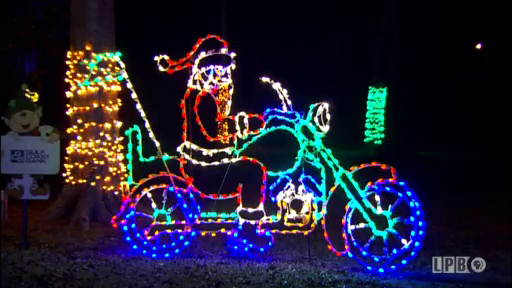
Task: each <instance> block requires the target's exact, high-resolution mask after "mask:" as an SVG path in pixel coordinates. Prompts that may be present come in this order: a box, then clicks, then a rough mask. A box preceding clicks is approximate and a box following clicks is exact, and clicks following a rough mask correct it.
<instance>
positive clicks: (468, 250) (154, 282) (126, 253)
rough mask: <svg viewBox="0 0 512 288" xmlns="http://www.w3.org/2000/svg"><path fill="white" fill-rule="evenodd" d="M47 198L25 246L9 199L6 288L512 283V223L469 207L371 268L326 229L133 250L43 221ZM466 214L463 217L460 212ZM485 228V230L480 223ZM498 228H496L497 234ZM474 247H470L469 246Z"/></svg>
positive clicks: (106, 234)
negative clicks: (251, 241) (333, 248)
mask: <svg viewBox="0 0 512 288" xmlns="http://www.w3.org/2000/svg"><path fill="white" fill-rule="evenodd" d="M48 205H49V202H42V201H41V202H38V201H34V202H30V203H29V225H28V231H29V232H28V233H29V242H30V248H29V249H28V250H22V249H21V248H20V243H21V223H22V221H21V219H22V205H21V202H19V201H11V203H10V207H9V219H8V220H7V221H6V222H3V223H2V227H1V230H2V231H1V235H2V241H1V260H2V267H1V268H2V269H1V284H2V287H259V288H263V287H427V286H428V287H510V285H511V280H510V271H511V270H510V268H511V267H510V263H511V257H510V244H509V243H510V226H509V224H508V223H500V221H496V219H498V218H496V217H498V216H496V215H491V214H489V215H488V217H478V218H477V219H478V220H471V221H467V219H466V218H464V219H466V220H461V217H462V216H460V215H463V213H459V212H454V211H452V214H453V215H451V214H447V212H446V211H445V213H443V212H442V211H440V212H439V215H444V216H443V217H442V218H441V217H439V218H436V217H437V216H435V215H432V217H430V223H429V224H430V225H429V228H428V231H427V239H426V242H425V243H426V244H425V246H424V250H423V251H422V252H421V254H420V256H419V258H418V259H416V260H415V261H414V262H413V263H412V265H411V267H410V268H409V269H408V270H406V271H403V272H402V273H400V274H397V275H374V274H369V273H367V272H366V271H365V270H363V269H362V267H361V266H360V265H359V264H358V263H357V262H356V261H355V260H352V259H348V258H345V257H342V258H338V257H335V256H333V255H332V254H331V253H330V252H329V251H328V250H327V248H326V244H325V240H324V239H323V237H322V234H321V233H322V231H320V230H317V231H316V233H314V234H313V235H312V236H311V238H310V241H311V246H310V247H311V257H312V258H311V259H310V258H308V255H307V238H305V237H303V236H302V237H301V236H290V235H283V236H278V237H277V238H276V245H275V247H274V249H273V250H271V252H269V253H268V254H267V255H265V256H262V257H260V258H255V259H238V258H234V257H231V256H229V255H227V254H226V252H225V251H224V239H223V238H222V237H215V238H199V239H198V241H197V243H195V245H193V247H192V248H191V250H190V251H188V252H187V253H185V255H182V256H180V257H179V258H175V259H169V260H155V259H149V258H147V257H142V256H138V255H134V254H133V253H132V252H131V249H130V248H129V247H128V245H127V244H126V243H125V242H124V241H123V239H122V233H121V231H119V230H116V229H113V228H111V227H109V226H104V225H100V224H93V225H92V226H91V229H90V231H80V230H77V229H72V228H70V227H69V225H68V224H67V223H66V221H65V220H62V221H46V222H45V221H42V220H41V216H42V213H43V211H44V209H45V208H46V207H47V206H48ZM457 215H459V216H457ZM477 228H478V229H477ZM493 235H494V236H493ZM469 254H470V255H469ZM452 255H453V256H480V257H483V258H484V259H485V260H486V261H487V269H486V271H484V272H482V273H479V274H476V273H471V274H432V273H431V263H432V260H431V259H432V258H431V257H432V256H452Z"/></svg>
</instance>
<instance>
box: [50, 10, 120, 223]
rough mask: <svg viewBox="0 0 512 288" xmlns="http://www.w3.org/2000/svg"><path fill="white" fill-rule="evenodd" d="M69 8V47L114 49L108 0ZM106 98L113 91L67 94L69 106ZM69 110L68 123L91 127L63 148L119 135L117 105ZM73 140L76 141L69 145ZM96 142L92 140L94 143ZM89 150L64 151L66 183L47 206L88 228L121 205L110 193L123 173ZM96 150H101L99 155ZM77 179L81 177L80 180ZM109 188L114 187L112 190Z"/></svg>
mask: <svg viewBox="0 0 512 288" xmlns="http://www.w3.org/2000/svg"><path fill="white" fill-rule="evenodd" d="M70 9H71V11H70V16H71V17H70V19H71V21H70V22H71V23H70V25H71V29H70V33H71V35H70V36H71V37H70V39H71V43H70V44H71V45H70V46H71V51H72V52H73V51H84V50H85V49H86V46H89V47H91V49H92V51H93V52H95V53H104V52H115V35H114V31H115V27H114V2H113V0H71V2H70ZM74 94H76V93H74ZM84 94H85V95H84ZM110 101H113V103H117V101H118V100H117V93H116V92H112V91H104V90H103V88H100V89H99V90H98V91H94V92H89V91H87V92H86V93H82V94H80V95H78V96H76V95H73V96H72V97H70V105H71V107H77V106H80V107H85V106H88V107H93V103H99V104H105V105H107V104H108V103H109V102H110ZM94 107H96V106H94ZM69 115H70V117H71V126H73V125H75V127H79V128H80V127H82V126H83V125H84V123H95V124H94V127H90V126H87V125H86V126H85V128H84V129H82V131H80V132H76V131H75V133H73V132H71V133H70V136H71V139H72V141H70V146H68V149H67V150H69V149H71V148H73V147H74V148H76V147H78V146H77V145H80V144H84V143H90V142H91V140H93V143H96V142H94V141H102V142H98V143H105V141H106V142H107V144H108V145H110V144H112V143H110V142H108V140H105V135H106V134H108V135H109V137H112V138H113V139H117V138H116V137H118V136H119V129H118V128H115V127H117V126H116V125H115V124H116V121H117V120H118V115H117V110H114V111H111V110H109V111H107V110H105V108H103V106H99V107H98V108H93V109H90V110H87V111H86V112H75V113H71V114H69ZM112 124H114V126H112ZM80 125H82V126H80ZM105 127H109V130H108V131H107V130H106V128H105ZM110 127H113V129H110ZM102 135H103V136H102ZM85 139H87V140H85ZM107 139H109V138H107ZM86 141H89V142H86ZM77 143H78V144H77ZM114 144H116V143H114ZM72 145H75V146H73V147H72ZM99 145H100V144H97V146H99ZM104 146H105V145H104ZM91 147H92V146H91ZM105 147H107V148H104V149H105V150H108V149H111V147H112V146H105ZM93 149H96V148H95V147H93V148H87V147H86V148H82V151H83V150H86V151H92V150H93ZM91 153H92V154H87V153H85V155H84V154H81V153H80V152H77V153H74V154H73V151H72V152H69V151H68V156H67V157H66V159H65V162H66V164H67V166H66V170H67V172H66V173H65V176H66V177H67V179H66V182H67V183H66V184H65V186H64V188H63V190H62V193H61V194H60V195H59V197H58V199H57V200H56V202H55V203H53V205H52V206H51V207H50V209H49V210H48V211H47V213H46V217H47V219H52V218H62V217H68V216H71V225H76V226H78V227H80V228H82V229H85V230H88V229H89V227H90V223H91V222H92V221H97V222H100V223H109V222H110V218H111V217H112V216H113V213H115V212H116V210H117V209H118V208H119V207H120V199H119V198H120V196H119V197H116V196H115V195H114V194H115V191H117V190H118V187H119V184H120V181H121V180H122V178H120V177H116V176H115V175H116V174H112V173H111V169H110V168H111V167H113V166H115V164H116V163H112V160H111V159H109V158H107V156H105V155H106V154H105V152H94V153H93V152H91ZM100 153H103V154H102V155H100ZM101 157H103V158H101ZM93 158H95V159H96V160H98V159H101V160H105V161H102V162H103V163H91V162H95V160H94V159H93ZM119 161H121V160H119ZM76 163H78V164H80V166H81V167H75V166H74V165H75V164H76ZM70 167H71V168H70ZM118 176H119V175H118ZM77 179H78V180H77ZM79 179H82V181H80V180H79ZM106 182H108V183H106ZM107 184H108V185H107ZM107 186H108V187H109V188H108V189H107V188H106V187H107ZM112 187H114V188H113V189H112Z"/></svg>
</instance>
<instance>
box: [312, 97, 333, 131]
mask: <svg viewBox="0 0 512 288" xmlns="http://www.w3.org/2000/svg"><path fill="white" fill-rule="evenodd" d="M314 119H315V125H316V127H317V128H318V129H319V130H320V131H322V132H323V133H327V131H329V123H330V122H331V114H330V113H329V104H328V103H325V102H322V103H319V104H318V106H317V110H316V114H315V118H314Z"/></svg>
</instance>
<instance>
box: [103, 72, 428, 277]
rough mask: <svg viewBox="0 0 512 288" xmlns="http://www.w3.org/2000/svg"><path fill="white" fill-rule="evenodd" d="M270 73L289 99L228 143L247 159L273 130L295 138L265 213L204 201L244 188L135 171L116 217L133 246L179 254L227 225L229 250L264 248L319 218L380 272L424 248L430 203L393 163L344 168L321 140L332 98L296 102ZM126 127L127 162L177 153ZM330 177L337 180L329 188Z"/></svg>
mask: <svg viewBox="0 0 512 288" xmlns="http://www.w3.org/2000/svg"><path fill="white" fill-rule="evenodd" d="M263 80H264V81H265V82H269V83H271V84H272V85H273V87H274V89H276V87H277V89H276V91H277V92H278V93H279V96H280V98H281V100H282V108H280V109H269V110H267V111H266V112H265V113H264V119H265V121H266V125H265V128H264V129H263V130H262V131H261V132H260V133H259V134H257V135H250V136H244V137H242V138H243V139H240V141H238V142H237V144H236V146H235V147H234V149H232V150H230V151H227V153H229V154H230V155H231V158H230V159H231V160H232V159H235V160H236V159H243V158H244V157H247V156H245V153H246V151H248V150H250V148H251V147H254V146H256V145H259V142H260V141H261V140H260V139H263V138H264V137H266V136H268V135H273V134H274V133H283V132H284V133H289V134H290V135H292V136H293V138H294V139H295V140H296V141H297V144H298V149H297V155H296V157H295V161H294V163H293V164H292V165H290V167H287V168H286V169H283V170H281V171H278V170H272V169H268V170H267V176H268V183H267V187H268V189H267V190H268V191H267V193H268V194H269V196H270V197H267V199H269V201H267V202H268V203H266V204H265V216H264V217H262V218H261V219H257V220H252V221H251V220H245V219H241V218H240V217H239V215H238V213H236V208H233V209H231V210H226V208H225V207H230V206H229V205H226V206H222V205H217V206H215V205H213V206H211V207H210V208H206V209H204V207H208V205H206V204H205V201H206V202H207V201H215V202H229V201H232V202H233V201H235V202H236V201H237V199H238V198H239V197H240V193H232V194H227V195H226V194H225V195H206V194H204V193H202V192H201V191H199V190H198V189H197V188H196V187H195V186H194V185H193V184H192V183H191V182H189V181H186V180H185V179H186V178H185V177H182V176H183V175H182V176H180V175H177V174H172V173H171V174H169V173H167V172H161V173H160V174H156V175H149V176H148V177H147V178H145V179H143V180H141V181H139V182H138V183H136V184H135V182H133V176H132V175H130V180H131V181H132V183H131V184H132V185H130V188H132V189H131V192H130V193H129V194H128V195H127V196H125V197H124V203H123V206H122V207H121V211H120V212H119V214H118V215H116V216H115V217H114V218H113V220H112V221H113V225H114V226H115V227H118V226H119V227H121V228H122V229H123V230H124V231H125V238H126V240H127V241H129V242H130V243H131V245H132V247H133V249H134V250H136V251H140V252H141V253H142V254H146V255H148V256H151V257H154V258H156V257H172V256H173V255H176V254H179V253H180V252H181V251H183V249H184V248H185V247H187V246H189V245H190V244H191V241H192V239H193V238H194V237H196V236H207V235H210V236H216V235H217V234H221V233H222V234H226V235H227V238H228V249H229V250H230V251H239V252H242V253H261V252H265V251H267V250H268V249H269V248H271V247H272V246H273V241H274V237H273V235H274V234H277V233H282V234H288V233H301V234H304V235H307V234H309V233H311V232H312V231H313V230H314V229H315V228H316V224H317V223H321V224H322V227H323V229H324V236H325V239H326V241H327V242H328V248H329V249H330V250H332V251H333V252H334V253H335V254H336V255H337V256H342V255H347V256H349V257H353V258H356V259H357V260H358V261H359V262H360V263H362V264H363V265H364V266H365V267H366V269H368V270H371V271H378V272H385V271H392V270H396V269H399V268H400V267H403V266H405V265H407V264H408V263H409V262H410V261H411V260H412V259H413V258H415V257H416V256H417V253H418V251H419V250H420V249H421V246H422V241H423V239H424V237H425V228H426V222H425V214H424V212H423V207H422V205H421V203H420V201H419V200H418V198H417V196H416V195H415V194H414V192H412V191H411V190H410V189H409V188H408V187H407V185H406V184H405V183H404V182H402V181H398V180H397V179H396V173H395V170H394V169H393V168H392V167H390V166H387V165H382V164H378V163H371V164H362V165H360V166H357V167H353V168H351V169H350V171H347V170H345V169H343V168H342V167H341V165H340V163H339V161H338V160H337V159H336V158H335V157H334V156H333V155H332V152H331V150H330V149H328V148H326V147H325V146H324V145H323V142H322V140H323V138H324V136H325V134H326V133H327V131H328V130H329V120H330V114H329V107H328V105H327V104H326V103H317V104H313V105H311V106H310V108H309V111H308V113H307V114H306V115H302V114H301V113H299V112H297V111H294V110H293V109H292V107H291V102H290V101H289V99H288V96H287V95H286V94H285V93H283V91H285V90H283V89H281V88H280V85H278V83H275V82H273V81H272V80H270V79H268V78H263ZM126 135H127V136H128V139H129V144H128V160H129V167H128V168H129V169H130V168H133V167H132V165H134V161H135V160H137V159H138V160H139V161H140V162H152V161H155V160H158V159H162V160H163V161H164V162H167V161H174V160H177V161H180V159H179V157H174V156H168V155H167V154H165V155H159V156H158V157H157V156H151V157H149V158H146V157H144V156H143V155H142V146H141V143H142V140H141V133H140V129H139V128H138V126H135V127H133V128H131V129H129V130H127V131H126ZM134 146H135V149H134ZM231 160H230V161H231ZM264 164H265V165H266V164H267V163H264ZM370 170H371V171H372V173H376V174H379V176H375V175H373V174H372V173H370V177H375V178H374V179H373V180H372V179H370V180H369V181H368V179H366V180H365V181H364V184H363V185H361V184H360V183H362V180H361V179H362V178H364V177H362V176H364V175H366V174H367V173H365V172H367V171H370ZM329 179H331V182H333V183H332V186H331V185H329V187H331V188H329V189H328V188H327V185H328V182H329ZM267 206H269V207H270V208H267ZM212 207H213V208H212ZM215 207H217V209H218V210H219V211H216V209H215ZM219 207H220V208H219ZM232 207H236V206H232ZM272 211H273V212H272ZM245 224H251V225H249V226H251V227H254V226H255V227H256V231H255V232H256V235H252V234H251V233H245V232H246V231H245V230H246V229H245V227H247V226H246V225H245Z"/></svg>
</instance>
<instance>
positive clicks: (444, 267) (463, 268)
mask: <svg viewBox="0 0 512 288" xmlns="http://www.w3.org/2000/svg"><path fill="white" fill-rule="evenodd" d="M468 260H469V257H468V256H458V257H454V256H451V257H441V256H434V257H432V273H470V270H469V268H471V270H472V271H473V272H476V273H480V272H482V271H484V270H485V267H486V266H487V264H486V263H485V260H484V259H483V258H481V257H475V258H473V260H471V262H469V264H470V265H469V267H468Z"/></svg>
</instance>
